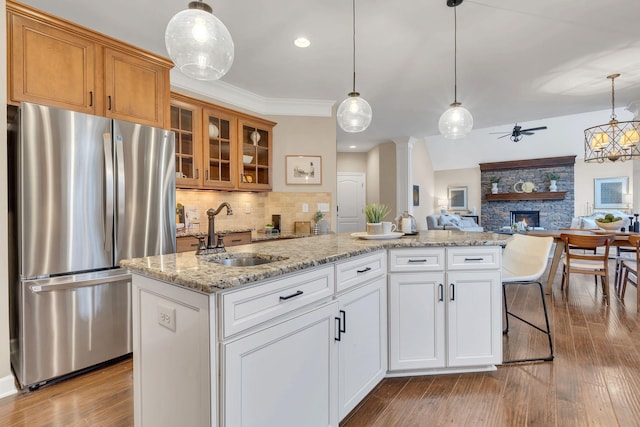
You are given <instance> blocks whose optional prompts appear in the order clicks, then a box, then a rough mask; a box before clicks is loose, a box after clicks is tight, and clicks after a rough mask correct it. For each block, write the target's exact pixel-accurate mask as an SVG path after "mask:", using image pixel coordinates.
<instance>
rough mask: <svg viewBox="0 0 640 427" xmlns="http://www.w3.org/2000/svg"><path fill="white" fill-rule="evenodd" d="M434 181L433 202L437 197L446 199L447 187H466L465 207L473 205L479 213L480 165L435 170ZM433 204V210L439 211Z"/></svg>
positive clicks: (470, 208) (447, 196) (471, 207)
mask: <svg viewBox="0 0 640 427" xmlns="http://www.w3.org/2000/svg"><path fill="white" fill-rule="evenodd" d="M434 181H435V197H436V200H435V203H437V200H438V199H445V200H448V198H449V192H448V188H449V187H467V207H468V209H469V210H472V209H473V208H474V207H475V208H476V209H477V213H478V215H480V202H481V200H482V195H481V194H480V167H479V166H476V167H474V168H467V169H451V170H445V171H442V170H441V171H436V172H435V173H434ZM435 203H434V205H433V212H439V211H440V207H439V206H435Z"/></svg>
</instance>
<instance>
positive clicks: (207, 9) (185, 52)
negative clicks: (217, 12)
mask: <svg viewBox="0 0 640 427" xmlns="http://www.w3.org/2000/svg"><path fill="white" fill-rule="evenodd" d="M212 12H213V11H212V9H211V6H209V5H208V4H206V3H204V2H203V1H202V0H199V1H192V2H190V3H189V8H188V9H186V10H183V11H181V12H178V13H177V14H176V15H174V17H173V18H171V20H170V21H169V23H168V24H167V29H166V30H165V34H164V41H165V44H166V46H167V52H168V53H169V56H170V57H171V59H172V60H173V62H174V63H175V64H176V67H177V68H178V69H179V70H180V71H181V72H183V73H184V74H186V75H187V76H189V77H192V78H194V79H198V80H218V79H219V78H220V77H222V76H224V75H225V74H226V72H227V71H229V69H230V68H231V64H233V56H234V52H233V51H234V47H233V40H232V39H231V34H229V30H228V29H227V27H225V25H224V24H223V23H222V21H220V20H219V19H218V18H216V17H215V16H214V15H213V13H212Z"/></svg>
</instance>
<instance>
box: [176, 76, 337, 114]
mask: <svg viewBox="0 0 640 427" xmlns="http://www.w3.org/2000/svg"><path fill="white" fill-rule="evenodd" d="M171 88H172V90H175V91H177V92H180V91H181V90H183V91H184V90H186V91H188V92H191V93H193V94H196V95H201V96H205V97H207V98H212V99H215V100H218V101H222V102H225V103H228V104H231V105H234V106H236V107H239V108H244V109H246V110H249V111H252V112H254V113H258V114H262V115H274V116H308V117H332V115H333V106H334V105H335V104H336V101H333V100H323V99H291V98H266V97H264V96H260V95H256V94H255V93H253V92H250V91H248V90H245V89H242V88H239V87H237V86H233V85H231V84H229V83H225V82H223V81H220V80H214V81H202V80H196V79H192V78H190V77H187V76H185V75H184V74H182V73H181V72H180V71H178V70H176V69H175V68H174V69H173V70H171Z"/></svg>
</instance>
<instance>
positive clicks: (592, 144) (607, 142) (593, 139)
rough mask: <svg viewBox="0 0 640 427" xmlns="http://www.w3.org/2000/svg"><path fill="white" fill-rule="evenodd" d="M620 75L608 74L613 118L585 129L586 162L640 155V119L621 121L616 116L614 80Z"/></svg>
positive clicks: (622, 159) (627, 158)
mask: <svg viewBox="0 0 640 427" xmlns="http://www.w3.org/2000/svg"><path fill="white" fill-rule="evenodd" d="M618 77H620V74H611V75H609V76H607V78H608V79H610V80H611V120H609V123H607V124H603V125H598V126H593V127H590V128H587V129H585V130H584V161H585V162H594V161H596V162H599V163H602V162H604V161H605V160H609V161H611V162H616V161H618V160H621V161H624V160H631V159H632V158H633V157H638V156H640V133H639V131H640V121H636V120H633V121H628V122H619V121H618V119H617V118H616V117H617V116H616V110H615V88H614V84H613V81H614V80H615V79H616V78H618Z"/></svg>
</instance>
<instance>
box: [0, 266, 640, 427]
mask: <svg viewBox="0 0 640 427" xmlns="http://www.w3.org/2000/svg"><path fill="white" fill-rule="evenodd" d="M571 282H572V283H571V288H570V291H569V299H568V300H567V301H566V302H565V301H564V300H563V297H562V294H561V292H560V290H559V283H560V277H559V276H558V277H556V282H555V284H554V290H553V295H552V296H550V295H547V304H548V306H549V315H550V320H551V324H552V331H553V341H554V345H555V356H556V357H555V360H554V361H553V362H545V363H531V364H518V365H506V366H500V367H498V370H497V371H494V372H488V373H477V374H460V375H453V374H452V375H436V376H424V377H407V378H389V379H385V380H384V381H382V382H381V383H380V384H379V385H378V386H377V387H376V389H375V390H374V391H373V392H372V393H370V394H369V396H368V397H367V398H366V399H365V400H363V401H362V402H361V404H360V405H359V406H358V407H357V408H356V409H355V410H354V411H353V412H352V413H351V414H349V416H348V417H347V418H346V419H345V420H344V421H343V422H342V423H341V427H354V426H367V427H369V426H380V427H382V426H441V425H453V426H563V427H564V426H586V425H594V426H623V427H626V426H637V425H639V424H640V350H639V348H638V343H640V327H639V324H640V323H639V322H640V315H638V314H637V313H636V289H635V288H633V287H631V286H630V287H628V288H627V295H626V298H625V301H624V302H621V301H620V300H618V299H617V298H616V297H615V296H612V298H611V305H610V306H608V307H607V306H606V305H604V303H603V301H602V292H601V291H600V290H598V291H597V292H596V291H595V287H594V283H593V279H592V278H591V277H588V276H581V275H574V276H572V278H571ZM537 292H538V291H537V289H536V288H535V287H533V286H526V287H524V286H512V287H509V292H508V298H509V300H510V301H511V302H510V308H512V309H513V311H518V312H521V313H526V315H525V318H527V319H531V320H533V321H534V322H536V323H538V324H542V322H543V317H542V314H541V304H540V298H539V294H538V293H537ZM510 326H511V330H510V332H509V335H508V336H506V337H504V357H505V358H519V357H524V356H526V355H541V356H544V355H546V354H547V352H548V344H547V342H546V337H545V335H544V334H542V333H540V332H537V331H535V330H533V329H532V328H529V327H526V326H524V325H523V324H522V323H521V322H518V321H517V320H512V321H511V322H510ZM132 400H133V392H132V361H131V359H127V360H125V361H122V362H120V363H117V364H115V365H112V366H109V367H106V368H103V369H100V370H98V371H94V372H91V373H88V374H85V375H82V376H80V377H77V378H73V379H70V380H67V381H64V382H61V383H58V384H52V385H49V386H46V387H43V388H41V389H40V390H36V391H34V392H31V393H25V394H19V395H15V396H10V397H7V398H4V399H0V426H29V427H40V426H131V425H133V402H132ZM189 427H191V426H189ZM194 427H195V426H194ZM267 427H271V426H267Z"/></svg>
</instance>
